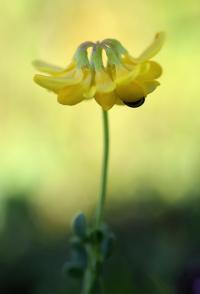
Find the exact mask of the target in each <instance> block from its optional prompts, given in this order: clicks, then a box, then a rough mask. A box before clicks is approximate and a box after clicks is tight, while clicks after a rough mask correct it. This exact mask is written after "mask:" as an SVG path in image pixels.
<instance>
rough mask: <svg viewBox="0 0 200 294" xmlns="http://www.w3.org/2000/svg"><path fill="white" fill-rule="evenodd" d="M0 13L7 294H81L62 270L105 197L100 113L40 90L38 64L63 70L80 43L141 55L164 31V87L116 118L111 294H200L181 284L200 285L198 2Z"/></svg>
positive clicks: (0, 255) (23, 0) (64, 5)
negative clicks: (82, 221) (110, 42)
mask: <svg viewBox="0 0 200 294" xmlns="http://www.w3.org/2000/svg"><path fill="white" fill-rule="evenodd" d="M1 11H2V15H1V18H0V38H1V47H0V48H1V49H0V50H1V67H0V75H1V87H0V97H1V99H0V104H1V105H0V122H1V123H0V138H1V143H0V211H1V214H0V240H1V244H0V266H1V267H0V278H1V280H2V281H4V282H1V285H0V289H1V287H3V288H2V289H3V290H1V292H2V293H5V294H7V293H11V292H12V293H13V292H16V291H19V292H20V293H22V294H23V293H34V294H38V293H39V294H40V293H43V294H44V293H48V294H49V293H79V292H78V289H79V288H78V285H76V283H75V282H71V280H69V279H68V278H66V279H65V278H63V277H62V275H61V273H60V270H61V266H62V264H63V263H64V261H65V260H66V259H67V256H68V245H67V244H68V241H67V235H68V234H69V226H70V221H71V218H72V216H73V215H74V214H75V213H76V212H77V211H80V210H82V211H84V212H85V213H87V214H88V215H92V211H93V209H94V208H95V203H96V201H97V195H98V186H99V176H100V167H101V152H102V125H101V109H100V107H99V106H98V105H97V104H96V103H95V102H94V101H90V102H84V103H81V104H78V105H77V106H75V107H65V106H62V105H59V104H58V103H57V102H56V97H55V96H54V95H53V94H51V93H49V92H47V91H45V90H44V89H42V88H40V87H38V86H37V85H35V84H34V82H33V80H32V77H33V75H34V73H35V70H34V69H33V67H32V65H31V62H32V61H33V60H34V59H43V60H46V61H47V62H51V63H54V64H57V65H61V66H63V65H65V64H68V62H69V61H70V59H71V57H72V55H73V53H74V50H75V49H76V47H77V45H78V44H79V43H81V42H83V41H85V40H92V41H95V40H101V39H104V38H108V37H112V38H117V39H119V40H120V41H121V42H122V43H123V44H124V45H125V47H126V48H128V49H129V51H130V52H131V53H132V55H133V56H137V55H139V54H140V52H141V51H142V50H143V49H144V48H146V46H147V45H148V44H149V43H150V42H151V41H152V39H153V37H154V35H155V33H156V32H158V31H163V30H164V31H166V33H167V41H166V44H165V46H164V48H163V50H162V51H161V52H160V53H159V55H158V56H156V58H155V60H156V61H158V62H160V63H161V65H162V67H163V69H164V74H163V76H162V77H161V80H160V81H161V86H160V87H159V88H158V90H157V91H155V93H153V94H151V95H150V96H149V98H148V99H147V100H146V103H145V104H144V106H143V107H141V108H139V109H131V108H126V107H117V106H116V107H114V108H113V109H112V110H111V111H110V112H109V114H110V127H111V158H110V171H109V190H108V201H107V219H108V222H109V223H110V225H111V227H112V228H113V230H114V231H115V232H116V235H117V238H118V241H117V244H118V245H117V248H116V252H115V254H114V257H113V259H112V260H111V261H110V263H109V264H108V270H107V271H106V280H107V289H108V290H107V291H108V292H106V293H109V294H110V293H122V292H123V293H127V294H128V293H142V294H143V293H144V294H145V293H174V291H175V293H176V291H180V292H177V293H194V294H198V293H200V286H199V288H198V287H197V286H194V285H193V284H195V283H196V282H195V283H193V282H191V283H193V284H192V286H191V288H189V287H190V286H188V289H189V290H188V291H191V292H184V291H187V290H183V288H184V289H186V288H187V286H185V284H184V283H185V281H187V278H183V276H184V275H186V276H187V275H189V276H192V277H193V276H195V277H196V275H197V277H198V278H197V279H196V278H195V279H196V280H198V279H200V270H199V269H196V268H198V266H199V265H198V262H197V260H198V256H199V255H200V252H199V251H200V250H198V248H199V245H200V240H199V239H200V238H199V237H198V234H199V225H200V212H199V200H200V195H199V191H200V187H199V172H200V156H199V155H200V154H199V145H200V132H199V125H200V116H199V109H200V100H199V99H200V87H199V76H200V55H199V52H200V29H199V28H200V5H199V1H198V0H191V1H186V0H178V1H176V2H174V1H172V0H159V1H158V0H150V1H147V0H133V1H129V0H123V1H121V0H119V1H114V0H107V1H106V0H101V1H98V0H96V1H92V0H84V1H81V0H75V1H67V0H57V1H47V0H43V1H39V0H15V1H12V3H10V2H8V1H7V2H6V1H2V3H1ZM193 260H195V262H193ZM191 264H192V265H191ZM190 267H191V268H192V269H191V270H190ZM188 268H189V270H188ZM185 271H186V274H185ZM187 271H189V274H187ZM191 272H192V274H191ZM197 272H198V273H199V274H197ZM27 275H28V276H27ZM195 279H194V280H195ZM116 280H118V284H117V285H116ZM180 280H181V282H180V283H179V282H178V281H180ZM182 280H183V281H184V282H183V281H182ZM189 280H190V279H189ZM191 280H192V278H191ZM196 280H195V281H196ZM25 281H28V282H27V284H28V285H29V287H28V286H27V288H26V285H25V286H24V284H23V283H25ZM192 281H193V280H192ZM188 283H189V282H188ZM191 283H190V284H191ZM177 284H178V285H179V284H181V285H182V284H184V286H183V288H181V289H182V290H177V289H179V288H177V287H179V286H176V285H177ZM196 284H197V283H196ZM196 284H195V285H196ZM120 285H121V287H122V288H120ZM9 287H10V288H9ZM20 287H21V288H20ZM23 287H24V288H23ZM70 287H71V288H70ZM142 287H143V288H142ZM145 287H146V288H145ZM180 287H182V286H180ZM19 289H21V290H19ZM23 289H24V290H23ZM66 289H68V290H66ZM120 289H121V290H120ZM151 289H152V290H151ZM191 289H193V290H191ZM194 289H199V290H194ZM66 291H68V292H66ZM76 291H77V292H76ZM117 291H118V292H117ZM156 291H157V292H156ZM192 291H193V292H192ZM194 291H199V292H194Z"/></svg>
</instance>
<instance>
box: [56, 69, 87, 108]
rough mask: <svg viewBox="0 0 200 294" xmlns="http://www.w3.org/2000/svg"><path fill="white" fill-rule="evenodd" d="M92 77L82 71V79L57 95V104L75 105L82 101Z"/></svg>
mask: <svg viewBox="0 0 200 294" xmlns="http://www.w3.org/2000/svg"><path fill="white" fill-rule="evenodd" d="M91 80H92V75H91V72H90V71H89V70H85V71H84V79H83V80H82V81H81V82H80V83H79V84H76V85H70V86H67V87H65V88H63V89H61V90H60V91H59V93H58V102H59V103H61V104H64V105H75V104H77V103H79V102H81V101H82V100H84V99H85V98H86V97H85V96H86V95H87V93H88V92H89V89H90V86H91Z"/></svg>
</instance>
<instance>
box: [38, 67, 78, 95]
mask: <svg viewBox="0 0 200 294" xmlns="http://www.w3.org/2000/svg"><path fill="white" fill-rule="evenodd" d="M82 79H83V72H82V70H79V69H75V70H72V71H69V72H67V73H65V75H62V76H43V75H35V76H34V81H35V82H36V83H37V84H38V85H40V86H41V87H43V88H46V89H48V90H50V91H53V92H55V93H57V92H58V91H59V90H60V89H62V88H64V87H66V86H68V85H75V84H78V83H80V81H81V80H82Z"/></svg>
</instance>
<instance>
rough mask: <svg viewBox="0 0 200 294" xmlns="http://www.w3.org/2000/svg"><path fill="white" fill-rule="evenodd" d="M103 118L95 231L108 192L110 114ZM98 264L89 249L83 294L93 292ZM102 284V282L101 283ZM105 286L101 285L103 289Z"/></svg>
mask: <svg viewBox="0 0 200 294" xmlns="http://www.w3.org/2000/svg"><path fill="white" fill-rule="evenodd" d="M102 117H103V138H104V151H103V163H102V173H101V184H100V193H99V199H98V205H97V209H96V214H95V229H96V230H98V229H99V228H100V226H101V224H102V221H103V215H104V207H105V200H106V190H107V176H108V159H109V124H108V113H107V111H104V110H103V111H102ZM97 262H98V252H97V251H96V248H93V247H89V248H88V265H87V269H86V271H85V275H84V280H83V288H82V294H91V293H92V291H93V286H94V283H95V281H96V279H97V278H98V277H97V272H96V266H97ZM101 282H102V281H101ZM102 287H103V286H102V285H101V288H102Z"/></svg>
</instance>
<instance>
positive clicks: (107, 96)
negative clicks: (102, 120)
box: [95, 92, 117, 111]
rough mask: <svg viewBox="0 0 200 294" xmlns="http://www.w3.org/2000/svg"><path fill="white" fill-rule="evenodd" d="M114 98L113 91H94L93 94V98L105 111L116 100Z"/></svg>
mask: <svg viewBox="0 0 200 294" xmlns="http://www.w3.org/2000/svg"><path fill="white" fill-rule="evenodd" d="M116 99H117V97H116V95H115V93H114V92H109V93H96V95H95V100H96V101H97V103H98V104H99V105H101V107H102V108H103V110H106V111H107V110H109V109H110V108H112V107H113V105H114V104H115V102H116Z"/></svg>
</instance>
